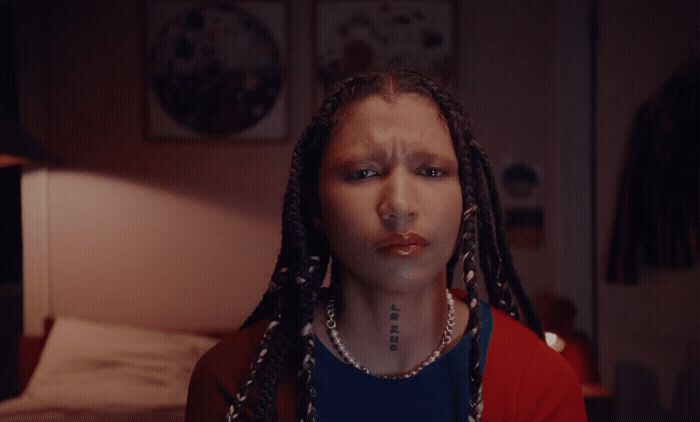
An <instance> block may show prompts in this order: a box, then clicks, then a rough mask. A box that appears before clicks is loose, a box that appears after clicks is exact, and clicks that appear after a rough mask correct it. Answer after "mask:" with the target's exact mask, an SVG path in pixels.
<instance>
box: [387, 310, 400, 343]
mask: <svg viewBox="0 0 700 422" xmlns="http://www.w3.org/2000/svg"><path fill="white" fill-rule="evenodd" d="M399 311H401V309H400V308H399V307H398V306H396V305H391V313H390V314H389V319H390V320H391V321H398V319H399ZM398 334H399V324H391V328H390V329H389V351H390V352H396V351H398V350H399V336H398Z"/></svg>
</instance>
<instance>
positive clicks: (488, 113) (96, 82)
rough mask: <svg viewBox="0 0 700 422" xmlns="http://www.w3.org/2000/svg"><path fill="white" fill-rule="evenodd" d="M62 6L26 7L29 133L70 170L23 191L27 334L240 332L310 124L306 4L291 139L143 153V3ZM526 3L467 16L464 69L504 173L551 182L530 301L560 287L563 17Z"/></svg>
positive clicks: (463, 83) (297, 21) (525, 257)
mask: <svg viewBox="0 0 700 422" xmlns="http://www.w3.org/2000/svg"><path fill="white" fill-rule="evenodd" d="M62 3H63V6H61V5H55V6H53V7H52V8H51V9H48V10H47V9H42V8H34V7H32V5H31V4H27V5H25V7H24V8H21V9H22V10H20V15H21V17H23V19H24V20H25V24H23V25H22V29H21V31H23V34H22V35H21V37H23V40H22V41H21V43H22V44H23V49H22V51H24V56H23V57H24V58H25V62H24V63H25V64H24V68H23V76H22V80H21V83H22V86H23V95H24V98H25V100H24V101H23V113H24V116H25V122H26V124H27V125H28V126H29V127H30V128H31V129H32V130H34V131H35V132H36V133H38V134H40V135H42V137H43V139H45V140H46V142H47V143H48V144H49V145H50V146H52V147H53V148H54V149H56V150H57V151H59V152H60V153H61V154H62V155H64V156H65V157H66V159H67V163H66V165H65V166H64V167H62V168H61V169H50V170H49V171H47V172H42V171H39V170H34V171H28V172H27V174H26V175H25V179H24V181H23V190H24V194H23V195H24V197H25V199H24V201H25V202H24V203H25V210H24V212H25V222H27V221H34V222H35V223H36V224H31V225H29V227H27V224H25V228H24V230H25V237H24V238H25V252H26V254H25V257H26V260H27V262H25V270H26V272H25V275H26V277H25V278H26V280H25V292H29V293H30V294H29V295H28V296H27V295H25V297H26V300H27V302H26V303H25V305H26V310H27V315H26V319H25V329H26V331H27V332H28V333H36V332H39V331H40V330H41V319H42V318H43V316H44V314H46V313H49V314H54V315H74V316H79V317H84V318H90V319H98V320H110V321H118V322H127V323H135V324H139V325H147V326H153V327H163V328H188V329H205V328H206V329H216V328H229V327H233V326H235V325H236V324H238V323H239V322H240V321H241V320H242V319H243V318H244V316H245V315H246V314H247V313H248V312H249V311H250V310H251V309H252V307H253V306H254V305H255V303H256V302H257V300H258V298H259V297H260V295H261V293H262V292H263V290H264V288H265V286H266V285H267V282H268V279H269V276H270V273H271V271H272V269H273V266H274V262H275V259H276V256H277V252H278V248H279V240H280V231H281V228H280V214H281V209H282V195H283V192H284V188H285V185H286V179H287V172H288V165H289V159H290V157H291V152H292V148H293V141H294V140H295V139H296V137H297V136H298V135H299V133H301V131H302V130H303V127H304V126H305V125H306V124H307V122H308V121H309V118H310V115H311V112H312V110H311V104H310V102H311V92H310V89H309V87H310V86H311V83H310V81H311V78H312V76H311V67H310V63H311V48H310V42H309V40H310V34H309V32H308V31H309V29H308V28H309V27H310V26H309V16H310V13H309V11H310V9H309V8H310V2H295V4H297V5H299V4H302V5H303V7H295V8H293V12H292V25H293V26H292V27H293V28H294V30H293V31H292V33H293V38H292V48H291V51H292V55H291V58H292V61H291V72H290V74H291V75H292V78H291V95H292V98H293V104H294V107H293V108H292V116H291V117H292V131H291V132H292V134H291V136H290V140H289V141H288V142H286V143H279V144H251V143H248V144H239V143H225V142H221V143H202V144H148V143H145V142H144V140H143V137H142V132H143V126H142V124H143V122H142V114H141V106H142V96H143V84H142V80H141V73H140V72H141V48H142V47H141V46H142V44H141V43H142V35H141V22H142V21H141V19H142V16H141V13H142V10H141V7H140V6H138V5H137V4H138V3H140V2H133V3H134V4H130V3H128V2H116V1H111V2H91V1H65V2H62ZM475 3H477V2H475ZM482 3H488V4H482ZM532 3H536V4H530V2H525V3H524V4H513V3H512V2H505V1H504V2H478V4H476V5H474V6H471V7H469V8H466V7H464V8H462V14H461V17H460V25H459V28H460V44H461V49H460V62H459V65H458V66H457V69H456V70H457V72H458V73H459V77H460V90H459V91H460V96H461V97H462V99H463V101H464V102H465V104H466V106H467V109H468V110H470V111H471V113H472V116H473V118H474V120H475V122H476V125H475V127H476V134H477V136H478V138H479V139H480V140H481V141H482V143H483V144H484V145H485V146H486V149H487V151H488V152H489V153H490V154H491V156H492V161H493V163H494V166H495V168H498V167H499V166H500V165H501V164H502V163H503V162H504V161H505V160H507V159H510V158H513V157H517V158H524V159H526V160H530V161H532V162H534V163H536V165H537V166H539V167H540V168H541V169H542V170H543V174H542V176H543V185H542V188H541V192H540V198H542V200H541V203H542V205H543V206H544V208H545V218H546V222H545V231H546V232H545V246H544V247H543V248H542V249H536V250H519V251H515V259H516V265H517V266H518V268H519V270H520V272H521V275H522V278H523V280H524V283H525V286H526V289H527V290H528V291H530V292H531V293H534V292H535V291H536V290H537V289H539V288H540V287H542V286H545V285H550V286H554V287H555V288H556V287H558V286H560V284H561V283H562V282H561V281H560V280H557V269H556V265H552V264H553V263H556V262H557V254H558V253H559V252H558V251H557V250H556V247H555V245H556V235H557V231H556V226H555V219H554V216H555V215H556V213H557V212H558V210H557V189H558V187H557V182H556V180H557V179H558V172H559V168H558V152H557V151H558V143H557V119H558V114H557V107H558V106H557V101H558V93H557V89H558V88H557V87H558V82H557V78H558V76H557V72H556V70H557V67H556V58H557V57H556V40H557V37H556V36H555V35H554V34H556V32H557V30H558V28H557V20H556V13H557V8H556V7H555V6H556V2H554V1H549V2H532ZM36 4H39V2H37V3H36ZM36 16H40V18H41V19H43V20H39V21H38V23H37V22H36ZM39 57H45V58H46V59H47V60H46V61H41V60H39V59H38V58H39ZM42 213H43V214H42ZM42 295H43V296H42Z"/></svg>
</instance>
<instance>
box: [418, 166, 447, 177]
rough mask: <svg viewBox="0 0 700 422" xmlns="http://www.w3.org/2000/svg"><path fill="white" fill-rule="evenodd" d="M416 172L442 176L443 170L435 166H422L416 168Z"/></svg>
mask: <svg viewBox="0 0 700 422" xmlns="http://www.w3.org/2000/svg"><path fill="white" fill-rule="evenodd" d="M418 174H420V175H421V176H426V177H442V176H444V175H445V171H444V170H442V169H440V168H437V167H422V168H420V169H419V170H418Z"/></svg>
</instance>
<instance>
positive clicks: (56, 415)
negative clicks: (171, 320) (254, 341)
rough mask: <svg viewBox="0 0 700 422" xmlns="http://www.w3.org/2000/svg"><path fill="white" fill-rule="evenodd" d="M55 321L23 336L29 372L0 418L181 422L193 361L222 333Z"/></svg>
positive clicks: (0, 406) (11, 421) (13, 421)
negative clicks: (39, 333) (43, 333)
mask: <svg viewBox="0 0 700 422" xmlns="http://www.w3.org/2000/svg"><path fill="white" fill-rule="evenodd" d="M51 325H52V327H51V330H50V332H49V335H48V336H47V338H46V339H45V341H44V340H43V339H25V340H24V347H23V349H24V350H23V356H22V357H21V358H22V361H23V362H24V363H23V365H24V366H25V367H24V368H20V372H24V373H25V376H26V375H28V372H32V374H31V377H30V378H28V384H27V386H26V388H25V389H24V392H23V393H22V394H21V395H20V396H19V397H17V398H14V399H10V400H5V401H2V402H0V420H1V421H3V422H25V421H32V422H34V421H65V422H87V421H107V422H117V421H135V422H141V421H143V422H145V421H149V422H170V421H182V420H183V419H184V415H185V404H186V400H187V386H188V383H189V379H190V375H191V373H192V370H193V368H194V365H195V364H196V363H197V360H198V359H199V358H200V357H201V356H202V354H204V353H205V352H206V351H207V350H208V349H209V348H211V347H212V346H213V345H214V344H216V342H217V341H218V337H220V335H219V334H216V335H215V336H212V335H210V336H205V335H198V334H187V333H175V332H166V331H158V330H149V329H143V328H135V327H128V326H118V325H109V324H103V323H95V322H90V321H84V320H80V319H75V318H57V319H56V320H55V321H54V322H53V324H51ZM42 343H45V344H42ZM27 345H30V346H29V347H28V346H27ZM32 345H33V346H32ZM32 351H34V353H35V354H36V355H37V356H38V362H37V364H36V369H34V370H33V371H32V366H33V364H32V362H31V361H32V357H31V355H32ZM27 362H28V363H27Z"/></svg>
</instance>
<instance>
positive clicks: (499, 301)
mask: <svg viewBox="0 0 700 422" xmlns="http://www.w3.org/2000/svg"><path fill="white" fill-rule="evenodd" d="M469 151H470V153H471V154H470V159H471V160H472V162H473V165H474V167H475V174H477V175H478V176H481V175H482V174H485V172H484V168H483V162H482V160H481V159H480V158H481V157H480V156H479V152H478V147H477V144H476V142H474V141H472V144H471V145H470V148H469ZM475 184H476V187H477V192H478V198H479V199H478V200H479V208H480V220H479V222H480V224H479V260H480V262H481V268H482V271H483V273H484V278H485V280H484V284H485V285H486V289H487V292H488V295H489V303H491V305H493V306H495V307H497V308H499V309H502V310H503V311H505V312H506V313H507V314H509V315H510V316H511V317H513V318H514V319H516V320H517V319H519V318H518V309H517V307H516V306H515V305H514V304H513V300H512V297H511V295H510V291H509V289H508V287H507V285H506V283H504V282H503V271H502V268H503V260H502V258H501V253H500V249H499V246H498V244H497V242H496V239H495V237H494V229H493V220H492V215H491V211H490V210H491V209H492V204H491V200H490V199H489V198H490V196H489V194H490V193H489V192H488V190H484V183H482V180H481V177H479V179H478V181H476V182H475Z"/></svg>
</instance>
